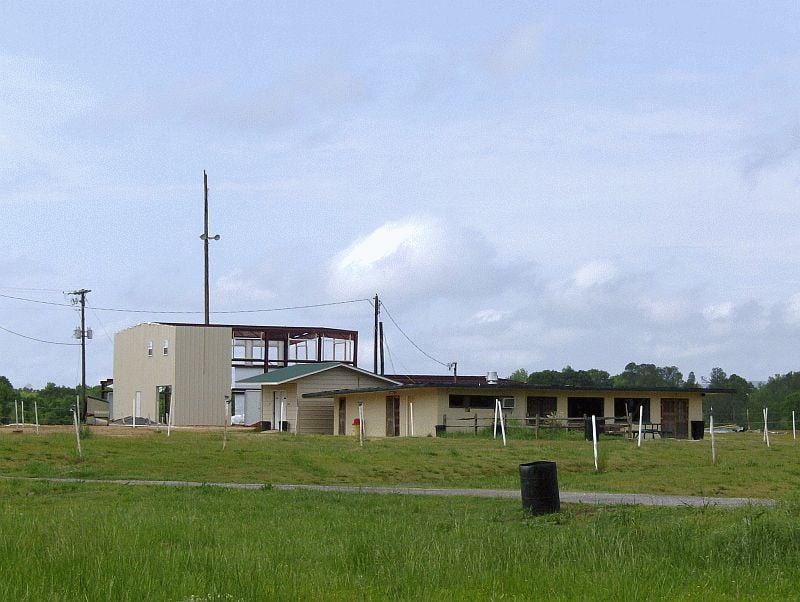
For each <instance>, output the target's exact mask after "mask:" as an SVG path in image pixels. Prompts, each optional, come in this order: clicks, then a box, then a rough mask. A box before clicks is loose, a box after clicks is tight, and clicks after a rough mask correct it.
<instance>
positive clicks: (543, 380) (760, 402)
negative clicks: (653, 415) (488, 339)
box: [509, 362, 800, 428]
mask: <svg viewBox="0 0 800 602" xmlns="http://www.w3.org/2000/svg"><path fill="white" fill-rule="evenodd" d="M509 378H510V379H512V380H516V381H519V382H523V383H527V384H532V385H554V386H573V387H620V388H623V387H634V388H650V387H653V388H658V387H670V388H687V389H693V388H697V387H703V388H713V389H728V390H729V391H728V392H726V393H722V394H715V395H713V396H707V397H704V398H703V413H704V414H705V416H706V417H708V416H709V415H710V414H711V413H712V410H713V414H714V421H715V422H716V423H717V424H725V423H732V424H738V425H740V426H747V427H752V428H759V425H762V426H763V418H762V414H761V411H762V409H763V408H769V424H770V426H771V427H775V428H791V424H792V411H796V412H798V414H797V420H798V421H800V372H788V373H786V374H776V375H774V376H771V377H770V378H769V379H768V380H767V381H766V382H762V383H753V382H751V381H748V380H747V379H745V378H743V377H741V376H739V375H738V374H730V375H729V374H727V373H726V372H725V370H723V369H722V368H712V370H711V373H710V374H709V375H708V376H707V377H705V376H703V377H701V378H700V381H699V382H698V381H697V379H696V377H695V374H694V372H689V374H688V376H687V377H686V378H685V379H684V377H683V374H682V373H681V371H680V370H679V369H678V368H677V367H676V366H656V365H655V364H637V363H635V362H630V363H629V364H627V365H626V366H625V369H624V370H623V371H622V372H620V373H619V374H616V375H611V374H610V373H608V372H606V371H605V370H597V369H594V368H592V369H590V370H575V369H574V368H572V367H571V366H566V367H564V368H562V369H561V370H540V371H538V372H528V371H527V370H525V369H524V368H520V369H518V370H514V372H512V373H511V374H510V375H509ZM799 426H800V423H799Z"/></svg>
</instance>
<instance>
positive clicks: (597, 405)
mask: <svg viewBox="0 0 800 602" xmlns="http://www.w3.org/2000/svg"><path fill="white" fill-rule="evenodd" d="M603 401H604V400H603V398H602V397H567V414H568V415H569V417H570V418H582V417H583V416H598V417H600V416H603Z"/></svg>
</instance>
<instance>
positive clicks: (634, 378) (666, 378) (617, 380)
mask: <svg viewBox="0 0 800 602" xmlns="http://www.w3.org/2000/svg"><path fill="white" fill-rule="evenodd" d="M613 380H614V385H615V386H617V387H680V386H681V385H683V374H681V371H680V370H678V368H677V367H676V366H663V367H659V366H656V365H655V364H637V363H636V362H630V363H629V364H627V365H626V366H625V370H623V371H622V373H621V374H618V375H616V376H615V377H614V379H613Z"/></svg>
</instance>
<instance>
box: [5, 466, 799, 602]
mask: <svg viewBox="0 0 800 602" xmlns="http://www.w3.org/2000/svg"><path fill="white" fill-rule="evenodd" d="M798 510H800V508H798V507H796V506H795V505H793V504H792V503H789V502H783V503H782V504H781V505H779V506H778V507H777V508H757V507H745V508H741V509H737V510H718V509H713V508H700V509H697V508H694V509H691V508H670V509H668V508H640V507H615V508H598V507H582V506H571V507H569V508H566V509H565V510H564V511H563V512H561V513H557V514H553V515H548V516H542V517H531V516H527V515H525V514H523V512H522V510H521V509H520V504H519V502H517V501H514V500H489V499H473V498H430V497H421V496H420V497H415V496H381V495H357V494H339V493H319V492H281V491H276V490H270V489H269V488H268V487H266V488H264V489H263V490H248V491H235V490H225V489H219V488H213V487H201V488H194V489H186V488H172V487H126V486H121V485H94V484H85V483H83V484H53V483H49V482H31V481H18V480H13V481H0V533H2V537H1V538H0V569H1V570H0V574H2V576H3V578H2V579H0V599H2V600H36V601H39V600H54V601H59V600H63V601H73V600H136V601H140V600H179V601H190V600H191V601H199V600H208V601H212V600H213V601H223V600H224V601H231V602H233V601H240V600H348V601H349V600H433V599H436V600H540V599H548V600H559V599H560V600H588V599H602V600H638V599H669V600H675V599H683V598H697V599H701V600H718V599H762V600H778V599H787V600H788V599H796V597H797V589H796V588H797V583H798V579H799V578H800V518H799V517H800V513H798Z"/></svg>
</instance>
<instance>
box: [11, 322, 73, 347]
mask: <svg viewBox="0 0 800 602" xmlns="http://www.w3.org/2000/svg"><path fill="white" fill-rule="evenodd" d="M0 330H4V331H5V332H8V333H9V334H13V335H16V336H18V337H22V338H23V339H28V340H30V341H36V342H38V343H47V344H49V345H80V343H62V342H59V341H45V340H44V339H37V338H36V337H29V336H28V335H25V334H20V333H19V332H14V331H13V330H10V329H8V328H5V327H3V326H0Z"/></svg>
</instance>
